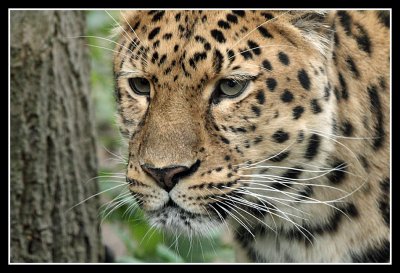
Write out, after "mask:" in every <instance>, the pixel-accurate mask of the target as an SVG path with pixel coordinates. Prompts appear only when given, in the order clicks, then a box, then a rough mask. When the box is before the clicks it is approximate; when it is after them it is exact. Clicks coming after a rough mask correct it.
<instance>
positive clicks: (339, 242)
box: [114, 10, 391, 263]
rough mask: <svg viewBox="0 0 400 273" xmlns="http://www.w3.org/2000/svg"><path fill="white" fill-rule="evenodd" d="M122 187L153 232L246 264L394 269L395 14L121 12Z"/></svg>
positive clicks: (118, 80) (116, 63) (118, 77)
mask: <svg viewBox="0 0 400 273" xmlns="http://www.w3.org/2000/svg"><path fill="white" fill-rule="evenodd" d="M117 35H118V45H117V46H116V48H115V52H116V53H115V56H114V73H115V74H114V76H115V87H116V88H115V94H116V99H117V104H118V110H119V121H120V124H121V132H122V134H123V135H124V136H125V137H126V138H127V140H128V141H129V161H128V165H127V171H126V177H127V182H128V183H129V189H130V191H131V192H132V195H133V196H134V198H135V199H136V200H137V202H138V203H139V205H140V207H141V209H143V211H144V212H145V214H146V216H147V217H148V219H149V221H150V223H151V224H152V225H155V226H157V227H158V228H160V229H162V230H166V231H168V230H172V231H177V230H179V231H180V232H183V233H186V234H188V235H193V234H195V235H200V236H202V235H204V236H207V234H209V232H210V230H218V229H223V228H225V229H226V230H228V231H229V232H230V233H231V235H232V238H233V241H234V246H235V249H236V250H237V251H236V253H237V261H238V262H265V263H269V262H277V263H280V262H388V261H390V82H391V81H390V13H389V11H387V10H379V11H376V10H364V11H356V10H352V11H346V10H339V11H334V10H330V11H316V10H311V11H305V10H302V11H293V10H271V11H266V10H256V11H255V10H245V11H244V10H231V11H227V10H207V11H201V10H188V11H186V10H168V11H164V10H151V11H149V10H146V11H139V10H137V11H125V12H122V13H121V18H120V27H119V28H118V33H117Z"/></svg>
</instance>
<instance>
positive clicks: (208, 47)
mask: <svg viewBox="0 0 400 273" xmlns="http://www.w3.org/2000/svg"><path fill="white" fill-rule="evenodd" d="M204 49H205V50H210V49H211V45H210V43H209V42H206V43H205V44H204Z"/></svg>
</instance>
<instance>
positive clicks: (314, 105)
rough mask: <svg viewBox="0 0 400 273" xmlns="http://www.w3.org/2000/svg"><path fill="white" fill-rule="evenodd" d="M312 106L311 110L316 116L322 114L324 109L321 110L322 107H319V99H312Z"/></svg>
mask: <svg viewBox="0 0 400 273" xmlns="http://www.w3.org/2000/svg"><path fill="white" fill-rule="evenodd" d="M310 105H311V110H312V112H313V113H314V114H318V113H321V112H322V108H321V106H320V105H319V103H318V100H317V99H312V100H311V102H310Z"/></svg>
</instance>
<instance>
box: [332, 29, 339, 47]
mask: <svg viewBox="0 0 400 273" xmlns="http://www.w3.org/2000/svg"><path fill="white" fill-rule="evenodd" d="M333 39H334V42H335V46H336V47H339V46H340V40H339V36H338V34H337V33H336V32H335V34H333Z"/></svg>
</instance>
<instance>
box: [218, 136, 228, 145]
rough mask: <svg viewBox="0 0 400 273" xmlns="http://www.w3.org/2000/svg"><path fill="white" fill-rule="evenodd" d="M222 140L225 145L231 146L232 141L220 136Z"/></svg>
mask: <svg viewBox="0 0 400 273" xmlns="http://www.w3.org/2000/svg"><path fill="white" fill-rule="evenodd" d="M220 138H221V140H222V142H223V143H225V144H229V143H230V141H229V140H228V139H227V138H225V137H223V136H220Z"/></svg>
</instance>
